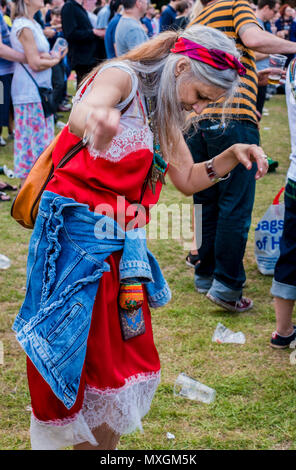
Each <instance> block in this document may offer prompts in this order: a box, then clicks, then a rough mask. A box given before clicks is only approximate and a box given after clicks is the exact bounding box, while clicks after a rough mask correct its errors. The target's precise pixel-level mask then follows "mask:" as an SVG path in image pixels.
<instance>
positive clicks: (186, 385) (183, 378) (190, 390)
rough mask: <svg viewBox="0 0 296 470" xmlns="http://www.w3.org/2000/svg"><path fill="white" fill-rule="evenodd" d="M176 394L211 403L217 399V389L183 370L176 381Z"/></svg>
mask: <svg viewBox="0 0 296 470" xmlns="http://www.w3.org/2000/svg"><path fill="white" fill-rule="evenodd" d="M174 395H175V396H180V397H184V398H188V399H189V400H195V401H201V402H203V403H208V404H209V403H212V402H213V401H214V400H215V397H216V390H214V389H213V388H210V387H208V386H207V385H204V384H202V383H201V382H198V381H197V380H195V379H193V378H192V377H189V376H188V375H186V374H184V372H182V373H181V374H179V375H178V377H177V380H176V382H175V385H174Z"/></svg>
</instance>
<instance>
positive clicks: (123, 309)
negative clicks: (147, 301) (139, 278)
mask: <svg viewBox="0 0 296 470" xmlns="http://www.w3.org/2000/svg"><path fill="white" fill-rule="evenodd" d="M143 300H144V296H143V289H142V285H141V284H138V283H135V284H121V286H120V292H119V319H120V326H121V333H122V338H123V339H124V341H127V340H128V339H131V338H134V337H136V336H139V335H142V334H144V333H145V321H144V315H143V310H142V305H143Z"/></svg>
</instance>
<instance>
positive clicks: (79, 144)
mask: <svg viewBox="0 0 296 470" xmlns="http://www.w3.org/2000/svg"><path fill="white" fill-rule="evenodd" d="M132 101H133V100H131V101H130V102H129V103H128V104H127V105H126V106H125V108H123V109H122V110H121V115H122V114H123V113H125V112H126V111H127V110H128V108H129V107H130V105H131V104H132ZM84 146H85V144H84V143H83V139H81V140H80V141H79V142H77V144H75V145H74V147H72V148H71V149H70V150H69V151H68V152H67V153H66V155H65V156H64V157H63V158H62V159H61V160H60V161H59V163H58V164H57V166H56V168H55V169H56V170H57V169H58V168H63V167H64V166H65V165H66V163H68V162H69V161H70V160H71V159H72V158H73V157H75V155H77V153H78V152H80V150H82V149H83V147H84ZM52 177H53V174H52V175H51V178H52Z"/></svg>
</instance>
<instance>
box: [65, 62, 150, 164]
mask: <svg viewBox="0 0 296 470" xmlns="http://www.w3.org/2000/svg"><path fill="white" fill-rule="evenodd" d="M110 67H118V68H121V69H122V70H125V71H126V72H127V73H129V74H130V76H131V79H132V91H131V93H130V94H129V96H128V97H127V98H126V100H124V102H122V103H119V104H118V105H117V106H116V108H117V109H119V110H122V109H124V108H125V107H126V106H127V104H128V103H130V102H131V101H132V103H131V105H130V106H129V108H128V109H127V111H126V112H125V113H123V114H122V116H121V118H120V126H119V132H118V134H117V135H116V136H115V137H114V138H113V140H112V142H111V145H110V147H109V148H108V150H107V151H106V152H101V151H98V150H96V149H94V148H93V147H92V146H88V147H87V148H88V151H89V153H90V155H91V157H93V158H103V159H105V160H109V161H112V162H114V163H116V162H119V161H120V160H122V159H123V158H124V157H126V156H127V155H129V154H130V153H132V152H137V151H139V150H145V149H148V150H150V152H153V134H152V132H151V130H150V128H149V125H148V119H147V112H146V110H145V104H144V102H143V101H144V100H143V99H141V101H142V105H143V110H142V109H141V106H140V103H139V99H138V97H137V96H135V95H136V92H137V87H138V78H137V75H136V73H135V72H134V71H133V70H132V69H131V68H130V67H129V66H128V65H127V64H125V63H124V62H116V63H114V64H113V63H112V64H106V66H104V67H102V69H101V70H100V71H99V72H98V73H101V72H102V71H103V70H105V69H106V68H110ZM92 83H93V82H92ZM92 83H90V85H89V86H88V87H87V88H86V90H85V92H84V93H83V95H82V96H80V94H81V90H82V88H83V86H85V85H82V86H81V87H80V89H79V90H78V91H77V93H76V95H75V97H74V99H73V105H74V104H76V103H78V102H79V101H80V100H82V99H83V98H84V97H85V96H86V95H87V94H88V93H89V91H90V90H91V87H92ZM143 111H144V113H145V115H146V119H145V122H144V116H143Z"/></svg>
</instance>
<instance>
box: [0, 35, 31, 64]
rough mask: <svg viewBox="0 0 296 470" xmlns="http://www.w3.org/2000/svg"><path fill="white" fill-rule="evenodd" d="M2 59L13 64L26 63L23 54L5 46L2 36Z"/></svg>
mask: <svg viewBox="0 0 296 470" xmlns="http://www.w3.org/2000/svg"><path fill="white" fill-rule="evenodd" d="M0 57H1V58H2V59H6V60H11V62H23V63H25V62H26V58H25V56H24V54H22V53H21V52H18V51H15V50H14V49H12V47H9V46H6V44H3V42H2V38H1V35H0Z"/></svg>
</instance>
